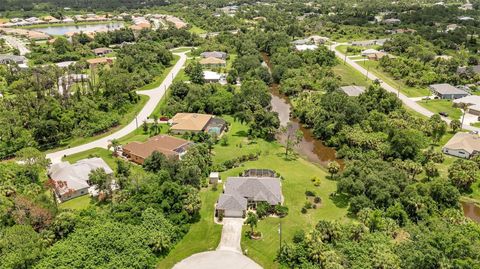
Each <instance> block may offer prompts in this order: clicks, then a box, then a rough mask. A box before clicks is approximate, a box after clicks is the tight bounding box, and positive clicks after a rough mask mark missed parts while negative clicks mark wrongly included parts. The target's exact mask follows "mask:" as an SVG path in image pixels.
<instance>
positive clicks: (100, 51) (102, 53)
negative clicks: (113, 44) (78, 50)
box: [92, 48, 113, 56]
mask: <svg viewBox="0 0 480 269" xmlns="http://www.w3.org/2000/svg"><path fill="white" fill-rule="evenodd" d="M92 52H93V53H95V55H97V56H105V55H107V54H109V53H112V52H113V50H112V49H111V48H96V49H93V50H92Z"/></svg>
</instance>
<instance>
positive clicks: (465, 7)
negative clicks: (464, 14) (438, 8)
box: [459, 3, 473, 10]
mask: <svg viewBox="0 0 480 269" xmlns="http://www.w3.org/2000/svg"><path fill="white" fill-rule="evenodd" d="M459 9H461V10H473V4H471V3H465V4H463V5H461V6H460V7H459Z"/></svg>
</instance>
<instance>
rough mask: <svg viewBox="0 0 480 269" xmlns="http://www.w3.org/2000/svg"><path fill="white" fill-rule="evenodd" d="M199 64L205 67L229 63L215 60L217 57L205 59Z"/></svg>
mask: <svg viewBox="0 0 480 269" xmlns="http://www.w3.org/2000/svg"><path fill="white" fill-rule="evenodd" d="M199 62H200V64H202V65H205V64H226V63H227V62H226V61H225V60H222V59H219V58H215V57H208V58H203V59H201V60H200V61H199Z"/></svg>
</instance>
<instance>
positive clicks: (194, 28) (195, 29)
mask: <svg viewBox="0 0 480 269" xmlns="http://www.w3.org/2000/svg"><path fill="white" fill-rule="evenodd" d="M188 31H189V32H190V33H192V34H197V35H199V34H204V33H206V32H207V31H205V30H203V29H202V28H200V27H198V26H195V25H192V28H190V29H188Z"/></svg>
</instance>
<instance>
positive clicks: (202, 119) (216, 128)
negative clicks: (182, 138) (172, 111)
mask: <svg viewBox="0 0 480 269" xmlns="http://www.w3.org/2000/svg"><path fill="white" fill-rule="evenodd" d="M169 124H170V125H171V127H170V131H171V132H172V133H174V134H183V133H186V132H191V133H199V132H207V133H215V134H217V135H219V136H220V135H221V134H222V133H223V131H224V130H225V129H226V127H227V123H226V122H225V121H224V120H223V119H221V118H218V117H215V116H213V115H208V114H198V113H177V114H176V115H175V116H174V117H173V118H172V119H171V120H170V121H169Z"/></svg>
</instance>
